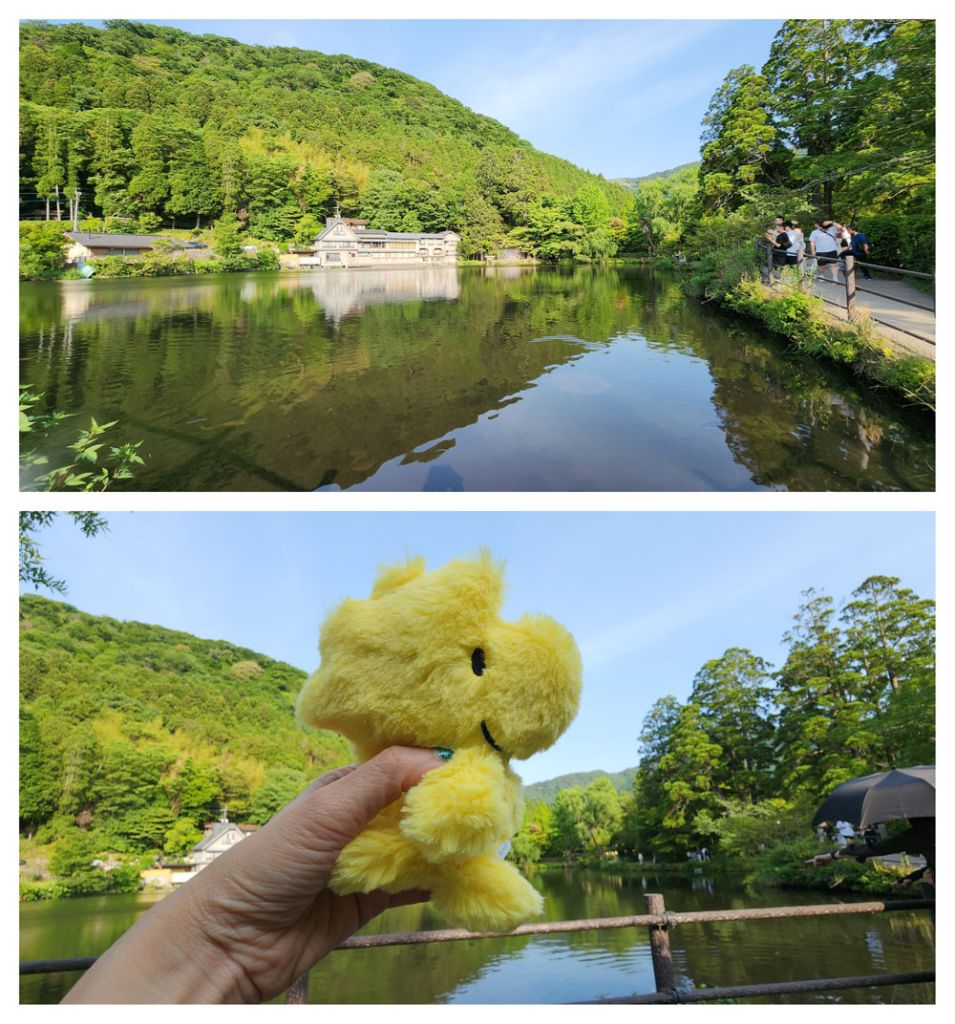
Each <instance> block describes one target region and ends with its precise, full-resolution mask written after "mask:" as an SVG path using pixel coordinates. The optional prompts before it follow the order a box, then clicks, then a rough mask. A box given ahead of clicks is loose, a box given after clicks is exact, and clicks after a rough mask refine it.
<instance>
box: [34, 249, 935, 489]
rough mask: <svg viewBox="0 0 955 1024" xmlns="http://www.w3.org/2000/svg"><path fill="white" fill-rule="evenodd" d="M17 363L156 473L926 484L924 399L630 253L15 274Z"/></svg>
mask: <svg viewBox="0 0 955 1024" xmlns="http://www.w3.org/2000/svg"><path fill="white" fill-rule="evenodd" d="M20 298H21V304H20V322H21V346H20V348H21V379H22V381H23V382H24V383H27V384H30V385H31V386H32V387H33V389H34V390H35V391H36V392H42V393H43V395H44V399H43V404H44V405H45V407H46V408H47V409H49V410H52V409H58V410H61V411H63V412H68V413H75V414H77V415H75V416H74V417H72V418H71V419H69V420H67V421H66V422H65V423H64V424H62V425H61V427H60V428H58V431H57V434H56V435H55V436H54V438H53V439H52V441H53V442H54V443H55V444H56V445H57V446H58V447H60V448H62V446H63V445H65V444H68V443H70V442H72V440H73V439H74V438H75V436H76V430H77V429H78V427H80V426H86V425H88V422H89V418H90V416H95V418H96V419H97V420H98V421H99V422H105V421H109V420H119V422H120V425H119V427H117V428H115V430H114V431H113V432H112V434H111V435H109V436H110V437H111V438H112V439H113V440H115V441H120V440H139V439H142V440H143V442H144V443H143V446H142V453H143V454H144V456H145V457H146V467H145V468H141V469H140V470H139V471H138V472H137V475H136V478H135V480H134V481H133V482H132V485H131V486H133V487H134V488H137V489H147V490H314V489H318V488H330V489H338V488H341V489H349V488H375V489H384V490H431V491H452V490H677V491H696V490H753V489H762V488H773V489H779V490H783V489H791V490H801V491H802V490H929V489H932V488H933V486H934V461H935V450H934V438H933V426H932V423H931V421H930V419H929V417H928V416H926V415H925V414H922V413H920V412H918V411H917V410H913V409H907V408H905V407H903V405H902V404H901V403H899V402H896V401H894V400H890V399H888V398H883V397H881V396H880V395H879V394H878V393H877V392H875V391H873V390H871V389H868V390H863V389H861V388H859V387H858V386H857V385H856V382H855V381H854V380H853V379H852V377H851V376H849V375H848V374H846V373H843V372H838V371H835V370H830V369H829V368H826V367H823V366H820V365H819V364H816V363H813V362H811V361H807V360H802V359H798V358H795V357H794V356H793V355H792V354H791V353H789V352H787V351H786V349H785V347H784V346H783V345H782V344H781V343H779V342H777V341H774V340H772V339H770V338H768V337H767V336H766V335H765V334H764V333H763V332H761V331H759V330H756V329H755V328H753V327H752V326H750V325H749V324H743V323H740V322H737V321H736V320H734V319H730V318H726V317H724V316H722V315H721V314H719V313H717V312H716V311H715V310H712V309H711V307H707V306H704V305H701V304H700V303H698V302H695V301H692V300H688V299H686V298H685V297H684V296H683V294H682V293H681V291H680V287H679V283H678V281H677V279H676V278H675V277H674V276H673V275H667V274H661V273H658V272H654V271H651V270H647V269H644V268H639V267H621V268H610V269H600V268H590V267H578V268H569V269H552V268H519V267H512V268H506V267H501V268H494V269H485V268H480V267H473V268H471V267H468V268H454V267H448V268H437V267H435V268H420V269H409V270H387V271H361V270H356V271H339V272H335V273H332V272H328V271H325V272H321V271H318V272H305V273H299V274H293V273H285V274H277V273H276V274H255V275H222V276H218V277H208V278H197V279H190V280H187V279H177V278H164V279H155V280H117V281H82V282H81V281H68V282H59V283H32V284H24V285H22V286H21V291H20Z"/></svg>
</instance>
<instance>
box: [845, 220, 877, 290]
mask: <svg viewBox="0 0 955 1024" xmlns="http://www.w3.org/2000/svg"><path fill="white" fill-rule="evenodd" d="M849 234H850V235H851V236H852V255H853V256H854V257H855V258H856V259H857V260H866V261H868V259H869V239H868V238H866V236H865V235H864V234H863V233H862V232H861V231H860V230H859V229H858V228H857V227H856V226H855V224H850V225H849ZM859 269H860V270H861V271H862V276H863V277H864V278H865V279H866V280H867V281H871V280H872V275H871V274H870V273H869V268H868V267H865V266H863V267H860V268H859Z"/></svg>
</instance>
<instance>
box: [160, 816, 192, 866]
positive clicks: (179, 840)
mask: <svg viewBox="0 0 955 1024" xmlns="http://www.w3.org/2000/svg"><path fill="white" fill-rule="evenodd" d="M200 839H202V832H201V831H200V830H199V829H198V828H196V825H195V822H193V821H192V819H191V818H177V819H176V820H175V822H173V824H172V826H171V827H170V828H169V829H168V830H167V832H166V835H165V837H164V839H163V846H162V848H163V853H165V854H167V855H168V856H170V857H175V858H178V857H184V856H185V855H186V854H187V853H188V852H189V851H190V850H191V849H192V848H193V847H194V846H195V845H196V843H198V842H199V840H200Z"/></svg>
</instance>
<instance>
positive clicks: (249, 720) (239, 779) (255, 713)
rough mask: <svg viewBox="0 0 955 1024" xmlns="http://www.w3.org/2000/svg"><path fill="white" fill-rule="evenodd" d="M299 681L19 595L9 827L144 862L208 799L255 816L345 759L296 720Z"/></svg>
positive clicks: (218, 649)
mask: <svg viewBox="0 0 955 1024" xmlns="http://www.w3.org/2000/svg"><path fill="white" fill-rule="evenodd" d="M304 679H305V673H304V672H302V671H301V670H300V669H297V668H293V667H292V666H291V665H287V664H285V663H283V662H280V661H273V660H272V659H271V658H267V657H265V656H264V655H262V654H257V653H256V652H254V651H250V650H246V649H245V648H242V647H238V646H236V645H234V644H231V643H227V642H225V641H221V640H204V639H201V638H200V637H196V636H192V635H191V634H189V633H181V632H177V631H175V630H170V629H163V628H162V627H160V626H150V625H144V624H143V623H139V622H121V621H119V620H117V619H112V618H107V617H104V616H94V615H86V614H84V613H83V612H79V611H77V610H76V609H75V608H74V607H72V606H71V605H69V604H63V603H61V602H58V601H51V600H48V599H46V598H43V597H39V596H33V595H27V596H24V597H22V598H21V603H20V829H21V832H22V833H23V834H24V836H25V837H27V838H29V839H30V840H32V841H33V842H34V843H37V844H40V845H44V846H50V847H51V848H52V849H53V850H54V852H55V850H56V848H57V846H59V845H61V844H63V843H66V846H67V847H69V846H71V844H72V845H76V844H77V843H79V844H80V845H82V846H84V848H85V849H87V850H88V852H89V853H90V854H96V853H101V852H104V851H112V852H118V853H121V854H129V855H133V856H137V855H147V860H151V859H152V855H154V854H155V853H164V854H166V855H167V856H171V857H173V858H175V857H178V856H181V855H182V854H183V853H184V852H186V851H187V850H188V849H189V848H190V846H192V844H193V843H195V842H197V841H198V839H199V838H200V837H201V826H202V823H203V822H204V821H207V820H209V819H212V818H215V817H217V816H218V811H219V808H220V807H223V806H225V807H227V808H228V813H229V816H230V818H232V819H233V820H238V821H249V822H255V823H259V824H261V823H264V822H266V821H268V819H269V818H270V817H271V815H272V814H273V813H274V812H275V811H276V810H277V809H278V808H280V807H282V806H283V805H284V804H285V803H287V802H288V801H289V800H291V799H292V798H293V797H294V796H295V795H296V794H297V793H298V792H299V791H300V790H301V789H302V788H304V786H305V785H306V784H307V782H308V781H309V780H311V779H312V778H314V777H316V776H317V775H319V774H321V773H322V772H324V771H326V770H328V769H329V768H332V767H335V766H337V765H340V764H344V763H346V762H347V760H348V759H349V750H348V748H347V746H346V744H345V742H344V740H343V739H342V738H341V737H340V736H338V735H337V734H335V733H329V732H324V731H319V730H306V729H304V728H303V727H302V726H300V725H299V724H298V723H297V722H296V721H295V717H294V712H293V705H294V701H295V698H296V696H297V694H298V691H299V688H300V687H301V685H302V682H303V681H304ZM87 862H88V858H87Z"/></svg>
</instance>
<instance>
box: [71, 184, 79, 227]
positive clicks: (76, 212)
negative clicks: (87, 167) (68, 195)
mask: <svg viewBox="0 0 955 1024" xmlns="http://www.w3.org/2000/svg"><path fill="white" fill-rule="evenodd" d="M73 196H74V198H73V230H74V231H79V229H80V190H79V189H78V188H77V189H74V190H73Z"/></svg>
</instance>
